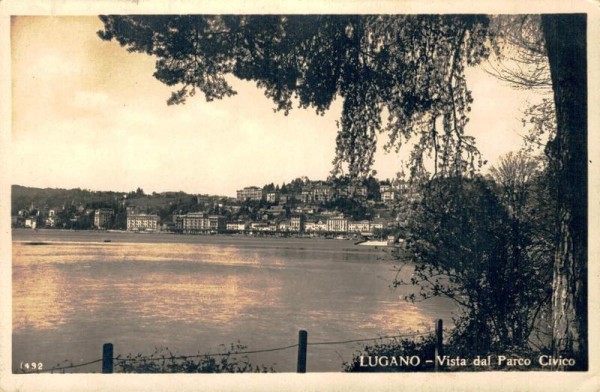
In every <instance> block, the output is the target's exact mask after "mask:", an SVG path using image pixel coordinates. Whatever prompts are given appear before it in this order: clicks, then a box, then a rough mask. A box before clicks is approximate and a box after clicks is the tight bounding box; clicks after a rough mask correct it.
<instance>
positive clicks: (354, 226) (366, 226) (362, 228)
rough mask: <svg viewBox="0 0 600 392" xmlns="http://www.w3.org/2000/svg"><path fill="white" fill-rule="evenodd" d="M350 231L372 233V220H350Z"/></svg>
mask: <svg viewBox="0 0 600 392" xmlns="http://www.w3.org/2000/svg"><path fill="white" fill-rule="evenodd" d="M348 232H350V233H360V234H372V233H371V222H369V221H368V220H361V221H352V222H348Z"/></svg>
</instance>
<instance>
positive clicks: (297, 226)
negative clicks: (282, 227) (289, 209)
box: [290, 215, 304, 231]
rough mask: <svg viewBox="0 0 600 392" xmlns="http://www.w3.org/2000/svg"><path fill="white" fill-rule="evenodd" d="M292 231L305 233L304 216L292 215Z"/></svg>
mask: <svg viewBox="0 0 600 392" xmlns="http://www.w3.org/2000/svg"><path fill="white" fill-rule="evenodd" d="M290 231H304V215H292V218H291V219H290Z"/></svg>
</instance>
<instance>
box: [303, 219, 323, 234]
mask: <svg viewBox="0 0 600 392" xmlns="http://www.w3.org/2000/svg"><path fill="white" fill-rule="evenodd" d="M304 231H306V232H307V233H309V232H310V233H318V232H323V231H327V222H323V221H316V222H306V223H305V224H304Z"/></svg>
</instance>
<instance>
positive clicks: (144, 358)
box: [24, 331, 432, 374]
mask: <svg viewBox="0 0 600 392" xmlns="http://www.w3.org/2000/svg"><path fill="white" fill-rule="evenodd" d="M431 333H432V332H431V331H430V332H415V333H410V334H403V335H393V336H379V337H376V338H363V339H352V340H340V341H330V342H310V341H309V342H307V343H306V345H307V346H324V345H335V344H348V343H360V342H371V341H377V340H383V339H399V338H414V337H417V336H426V335H430V334H431ZM294 347H298V343H296V344H291V345H289V346H283V347H275V348H268V349H262V350H248V351H232V352H223V353H208V354H193V355H178V356H175V355H169V356H165V355H161V356H159V357H154V356H152V357H150V356H140V357H134V358H127V357H125V358H122V357H121V356H120V355H119V356H116V357H114V358H112V359H113V361H119V362H143V361H163V360H187V359H190V358H206V357H223V356H229V355H245V354H259V353H267V352H274V351H283V350H289V349H291V348H294ZM102 360H103V359H102V358H100V359H96V360H94V361H90V362H85V363H80V364H77V365H72V364H71V365H69V366H63V367H54V368H50V369H42V370H32V371H24V373H27V374H30V373H46V372H55V371H59V370H66V369H74V368H79V367H83V366H87V365H92V364H94V363H98V362H102Z"/></svg>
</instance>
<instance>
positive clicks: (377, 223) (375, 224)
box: [371, 219, 387, 232]
mask: <svg viewBox="0 0 600 392" xmlns="http://www.w3.org/2000/svg"><path fill="white" fill-rule="evenodd" d="M386 226H387V222H386V221H385V220H384V219H375V220H373V221H371V232H373V231H374V230H375V229H380V230H381V229H383V228H384V227H386Z"/></svg>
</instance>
